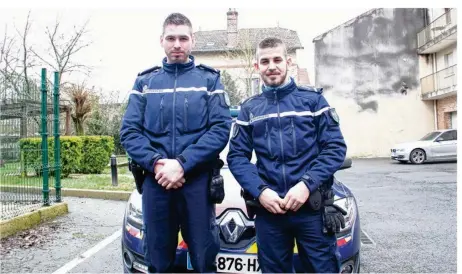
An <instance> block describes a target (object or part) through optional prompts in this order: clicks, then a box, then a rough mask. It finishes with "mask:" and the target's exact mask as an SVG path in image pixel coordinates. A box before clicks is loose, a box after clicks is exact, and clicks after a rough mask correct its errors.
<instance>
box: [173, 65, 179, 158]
mask: <svg viewBox="0 0 462 274" xmlns="http://www.w3.org/2000/svg"><path fill="white" fill-rule="evenodd" d="M177 77H178V66H176V67H175V82H174V84H173V108H172V109H173V116H172V118H173V123H172V125H173V130H172V132H173V134H172V137H173V138H172V158H175V157H176V151H175V138H176V137H175V133H176V132H175V131H176V117H175V104H176V80H177Z"/></svg>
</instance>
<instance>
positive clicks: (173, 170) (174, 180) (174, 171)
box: [154, 159, 186, 190]
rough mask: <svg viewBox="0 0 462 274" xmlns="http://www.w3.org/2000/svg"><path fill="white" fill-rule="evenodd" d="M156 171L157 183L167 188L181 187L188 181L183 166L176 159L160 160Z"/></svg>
mask: <svg viewBox="0 0 462 274" xmlns="http://www.w3.org/2000/svg"><path fill="white" fill-rule="evenodd" d="M154 173H155V175H156V177H155V178H156V180H157V183H158V184H159V185H161V186H162V187H164V188H165V189H167V190H168V189H177V188H180V187H182V186H183V184H184V183H185V182H186V180H185V179H184V177H183V176H184V170H183V167H182V166H181V165H180V163H178V161H177V160H174V159H160V160H158V161H157V162H156V165H155V166H154Z"/></svg>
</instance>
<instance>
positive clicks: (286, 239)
mask: <svg viewBox="0 0 462 274" xmlns="http://www.w3.org/2000/svg"><path fill="white" fill-rule="evenodd" d="M322 227H323V223H322V214H321V212H320V211H317V212H313V211H307V210H302V209H300V210H299V211H297V212H291V211H290V212H288V213H286V214H284V215H276V214H272V213H270V212H268V211H266V210H260V211H259V212H258V213H257V216H256V219H255V229H256V232H257V246H258V261H259V263H260V269H261V271H262V272H263V273H293V272H294V264H293V250H294V245H295V243H296V244H297V248H298V255H299V258H300V261H301V264H302V267H303V271H304V272H308V273H310V272H315V273H339V271H340V260H339V255H340V254H339V253H338V251H337V240H336V237H335V235H325V234H323V232H322Z"/></svg>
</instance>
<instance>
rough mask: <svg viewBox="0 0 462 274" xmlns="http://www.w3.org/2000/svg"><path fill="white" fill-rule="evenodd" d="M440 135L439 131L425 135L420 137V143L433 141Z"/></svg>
mask: <svg viewBox="0 0 462 274" xmlns="http://www.w3.org/2000/svg"><path fill="white" fill-rule="evenodd" d="M440 133H441V132H439V131H434V132H430V133H428V134H427V135H425V136H424V137H422V139H420V141H431V140H433V139H435V138H436V136H438V135H440Z"/></svg>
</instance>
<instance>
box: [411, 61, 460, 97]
mask: <svg viewBox="0 0 462 274" xmlns="http://www.w3.org/2000/svg"><path fill="white" fill-rule="evenodd" d="M420 86H421V89H422V95H424V94H427V93H431V92H435V91H443V92H450V91H454V90H456V88H457V65H453V66H450V67H447V68H445V69H442V70H440V71H437V72H436V73H433V74H430V75H428V76H425V77H424V78H422V79H420Z"/></svg>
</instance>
